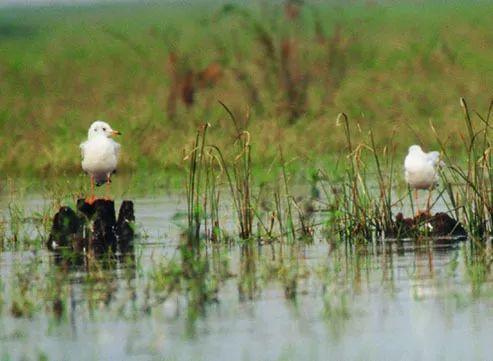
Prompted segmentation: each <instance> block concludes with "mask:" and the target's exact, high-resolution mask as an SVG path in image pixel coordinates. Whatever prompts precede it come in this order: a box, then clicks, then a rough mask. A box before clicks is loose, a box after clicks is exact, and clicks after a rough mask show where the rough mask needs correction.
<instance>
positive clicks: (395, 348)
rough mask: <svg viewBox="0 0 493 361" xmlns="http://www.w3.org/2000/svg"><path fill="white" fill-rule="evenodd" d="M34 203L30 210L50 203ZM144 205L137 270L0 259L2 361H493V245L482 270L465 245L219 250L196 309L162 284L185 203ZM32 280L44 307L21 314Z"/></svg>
mask: <svg viewBox="0 0 493 361" xmlns="http://www.w3.org/2000/svg"><path fill="white" fill-rule="evenodd" d="M29 199H30V200H29V202H28V206H29V209H36V208H38V209H43V208H44V207H46V206H45V205H44V204H45V202H44V201H43V200H42V199H41V198H40V197H29ZM134 201H135V206H136V218H137V221H138V230H139V233H140V234H141V235H143V236H142V237H141V238H140V239H139V240H138V241H137V244H136V247H135V263H134V262H132V261H123V260H122V261H120V262H118V263H116V264H114V265H112V266H108V267H106V266H104V264H103V263H93V264H91V263H87V262H86V263H84V264H82V265H81V266H79V267H74V268H72V269H69V270H67V269H66V268H63V267H58V266H57V265H56V264H55V262H54V258H53V255H51V254H50V253H49V252H48V251H45V250H44V247H43V246H42V245H41V246H37V245H36V243H35V244H34V245H29V246H27V247H20V248H21V249H19V247H18V249H19V250H15V248H14V249H12V250H6V251H4V252H2V253H0V276H1V277H0V280H1V284H0V285H1V290H2V293H1V297H0V305H1V307H0V311H1V318H0V360H20V359H27V360H34V359H39V358H40V357H46V359H49V360H142V359H145V360H147V359H150V360H154V359H155V360H327V359H333V360H465V359H468V360H485V359H489V358H491V356H490V353H491V341H490V339H491V335H492V334H493V284H492V282H491V280H492V278H491V273H490V269H489V267H490V266H489V265H490V263H491V254H490V251H489V249H488V250H486V251H485V253H483V254H482V257H481V260H480V261H474V259H475V257H474V255H475V253H474V252H473V251H472V250H471V245H470V244H469V243H468V242H462V243H459V244H454V245H442V246H440V247H433V245H432V244H430V243H428V242H423V243H421V244H420V245H419V247H415V245H414V244H411V243H407V244H403V245H400V246H398V245H396V244H387V245H383V244H374V245H370V246H368V247H366V246H365V247H361V248H356V247H349V246H347V245H339V246H336V245H334V244H333V243H332V242H330V241H327V240H323V239H320V240H317V241H316V242H315V244H313V245H296V246H288V245H283V246H282V247H281V246H279V245H276V246H271V245H264V246H258V245H257V244H252V245H250V246H239V245H233V246H228V247H212V246H210V247H208V248H207V249H206V250H204V254H203V257H204V258H207V259H208V260H209V262H210V267H209V268H208V274H209V276H208V277H207V278H206V279H205V280H204V282H203V284H202V283H201V284H199V286H204V287H209V288H212V289H214V292H212V297H209V299H208V301H207V302H205V303H203V304H197V303H196V301H197V299H196V298H195V297H194V295H193V292H194V291H193V287H192V286H193V285H194V283H193V282H194V281H190V282H189V283H187V285H188V286H185V287H183V286H182V287H181V289H177V290H175V291H174V292H170V293H163V292H158V291H156V290H155V289H154V288H153V287H154V286H155V283H152V274H153V272H156V270H159V269H162V267H164V266H163V265H166V264H169V262H170V260H176V261H179V260H180V259H181V256H180V252H179V250H178V248H177V246H178V244H179V234H180V230H181V228H180V227H181V226H180V224H183V223H184V220H180V219H179V217H177V213H178V214H179V213H180V211H182V210H183V209H184V204H183V202H182V199H181V198H180V197H179V196H175V195H169V196H162V197H140V198H136V199H134ZM3 205H4V206H3V207H4V214H5V205H6V203H5V202H4V203H3ZM117 205H118V204H117ZM32 234H33V235H34V234H36V233H35V232H34V233H32ZM221 265H222V266H221ZM221 267H222V268H224V269H225V270H226V271H224V270H223V271H221V270H220V269H221ZM290 272H291V273H293V272H294V273H295V275H294V276H293V275H292V274H291V275H290ZM224 273H225V274H224ZM19 275H21V276H19ZM26 278H27V279H29V280H30V282H31V283H30V284H29V286H28V287H29V288H28V289H29V291H27V293H26V294H27V295H28V296H27V298H28V299H29V300H30V302H32V303H33V304H35V306H34V307H33V309H34V310H33V311H32V312H31V313H30V314H29V315H18V314H17V315H16V314H15V312H14V311H13V306H12V305H13V303H14V300H15V299H16V297H17V296H16V292H17V291H18V290H19V289H21V288H22V287H23V282H26V281H25V279H26ZM211 283H214V286H213V287H211ZM190 284H191V285H192V286H190ZM293 285H294V286H293ZM58 288H59V289H58ZM53 290H55V291H53ZM57 295H60V297H58V296H57ZM163 295H166V299H165V298H164V297H163ZM58 298H60V299H61V300H62V303H63V305H62V310H63V311H62V312H61V316H60V317H59V316H58V315H59V313H58V312H56V311H54V308H56V306H55V304H56V302H55V301H56V300H57V299H58Z"/></svg>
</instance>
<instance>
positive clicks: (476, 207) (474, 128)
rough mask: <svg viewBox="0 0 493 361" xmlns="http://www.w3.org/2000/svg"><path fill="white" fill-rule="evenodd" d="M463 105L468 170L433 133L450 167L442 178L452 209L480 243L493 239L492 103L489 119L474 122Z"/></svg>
mask: <svg viewBox="0 0 493 361" xmlns="http://www.w3.org/2000/svg"><path fill="white" fill-rule="evenodd" d="M460 104H461V107H462V109H463V112H464V121H465V124H464V125H465V128H466V131H467V133H466V135H462V136H461V138H462V142H463V145H464V148H465V153H466V164H465V167H463V166H461V164H458V162H457V161H456V160H455V158H454V157H452V156H451V155H450V154H449V152H448V151H447V146H446V144H445V143H444V142H443V141H442V139H441V138H440V137H439V136H438V133H437V132H436V130H435V128H433V131H434V132H435V135H436V138H437V141H438V143H439V144H440V147H441V149H442V153H443V155H444V158H445V161H446V163H447V171H446V172H443V174H442V176H443V178H444V180H445V187H446V193H447V196H448V201H449V207H450V208H451V211H452V212H454V213H455V215H456V217H457V219H459V220H460V221H461V222H463V223H464V225H465V226H466V229H467V231H468V233H469V235H470V236H471V237H472V239H473V240H480V239H483V238H484V237H485V236H487V235H491V233H492V230H493V174H492V170H493V159H492V156H491V151H492V143H491V141H490V129H491V124H490V123H491V120H490V119H491V113H492V110H493V101H492V102H490V104H489V107H488V111H487V114H486V115H481V114H480V113H478V112H474V113H473V114H474V115H475V118H473V116H472V114H471V111H470V110H469V107H468V105H467V102H466V101H465V99H463V98H461V99H460Z"/></svg>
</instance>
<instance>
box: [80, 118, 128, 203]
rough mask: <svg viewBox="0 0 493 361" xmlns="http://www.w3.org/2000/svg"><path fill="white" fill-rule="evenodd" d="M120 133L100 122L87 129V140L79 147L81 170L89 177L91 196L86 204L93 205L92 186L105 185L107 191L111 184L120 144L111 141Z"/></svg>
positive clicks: (94, 198) (97, 121)
mask: <svg viewBox="0 0 493 361" xmlns="http://www.w3.org/2000/svg"><path fill="white" fill-rule="evenodd" d="M119 134H120V132H119V131H116V130H113V129H112V128H111V126H110V125H109V124H108V123H106V122H103V121H101V120H96V121H95V122H94V123H92V124H91V126H90V127H89V131H88V133H87V140H86V141H85V142H84V143H82V144H81V145H80V151H81V155H82V169H83V170H84V171H85V172H86V173H88V174H89V175H90V176H91V195H90V196H89V197H88V198H87V199H86V202H87V203H90V204H91V203H94V201H95V200H96V197H95V196H94V184H96V186H100V185H103V184H105V183H106V184H107V191H108V193H109V187H110V183H111V175H112V174H113V173H114V172H115V171H116V166H117V164H118V155H119V153H120V144H118V143H117V142H115V141H114V140H113V139H111V137H112V136H114V135H119Z"/></svg>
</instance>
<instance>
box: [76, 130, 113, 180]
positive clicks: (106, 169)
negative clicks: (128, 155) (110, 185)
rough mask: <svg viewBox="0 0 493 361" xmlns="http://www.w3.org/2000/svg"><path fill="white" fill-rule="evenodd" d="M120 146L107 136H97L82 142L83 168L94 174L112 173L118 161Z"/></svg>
mask: <svg viewBox="0 0 493 361" xmlns="http://www.w3.org/2000/svg"><path fill="white" fill-rule="evenodd" d="M118 146H119V145H118V143H116V142H114V141H113V140H111V139H109V138H106V137H96V138H93V139H91V140H88V141H86V142H84V143H82V144H81V150H82V169H84V170H85V171H86V172H88V173H89V174H92V175H98V174H101V175H102V174H105V175H106V174H111V173H112V172H113V171H115V170H116V166H117V163H118Z"/></svg>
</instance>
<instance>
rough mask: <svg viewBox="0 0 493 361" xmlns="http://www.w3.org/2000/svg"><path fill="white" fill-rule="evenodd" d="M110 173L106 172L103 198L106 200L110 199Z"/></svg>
mask: <svg viewBox="0 0 493 361" xmlns="http://www.w3.org/2000/svg"><path fill="white" fill-rule="evenodd" d="M110 194H111V175H110V174H108V175H107V176H106V197H104V199H106V200H107V201H111V196H110Z"/></svg>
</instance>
